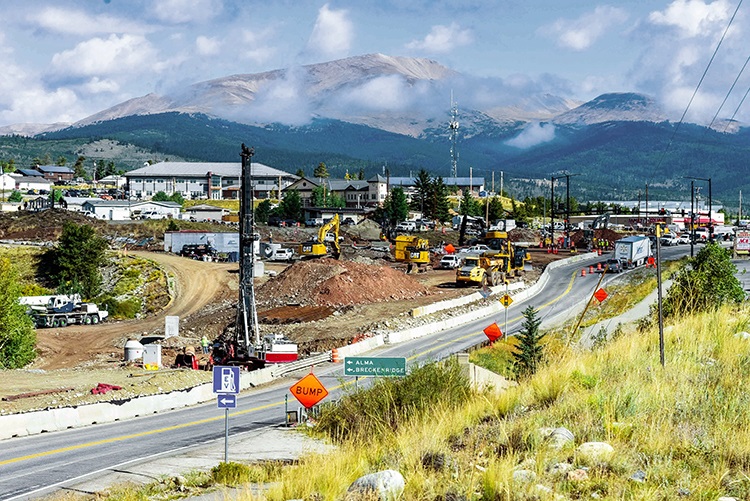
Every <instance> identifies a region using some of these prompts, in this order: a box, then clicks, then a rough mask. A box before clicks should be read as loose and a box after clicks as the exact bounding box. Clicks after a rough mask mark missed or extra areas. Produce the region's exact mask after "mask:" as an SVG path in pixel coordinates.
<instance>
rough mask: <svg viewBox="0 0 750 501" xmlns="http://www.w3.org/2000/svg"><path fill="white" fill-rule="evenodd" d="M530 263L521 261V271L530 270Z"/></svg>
mask: <svg viewBox="0 0 750 501" xmlns="http://www.w3.org/2000/svg"><path fill="white" fill-rule="evenodd" d="M531 270H532V267H531V263H523V271H531Z"/></svg>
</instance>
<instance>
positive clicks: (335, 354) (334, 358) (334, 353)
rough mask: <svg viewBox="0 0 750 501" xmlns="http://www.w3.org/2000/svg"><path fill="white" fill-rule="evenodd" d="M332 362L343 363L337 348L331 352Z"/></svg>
mask: <svg viewBox="0 0 750 501" xmlns="http://www.w3.org/2000/svg"><path fill="white" fill-rule="evenodd" d="M331 362H333V363H334V364H337V363H339V362H341V359H340V358H339V350H338V349H336V348H334V349H332V350H331Z"/></svg>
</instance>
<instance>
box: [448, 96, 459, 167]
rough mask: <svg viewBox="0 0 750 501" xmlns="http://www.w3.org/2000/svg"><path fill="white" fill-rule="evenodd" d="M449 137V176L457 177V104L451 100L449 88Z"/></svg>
mask: <svg viewBox="0 0 750 501" xmlns="http://www.w3.org/2000/svg"><path fill="white" fill-rule="evenodd" d="M448 128H449V129H450V137H451V177H454V178H455V177H458V148H456V140H457V139H458V104H456V102H455V101H453V91H452V90H451V121H450V123H449V124H448Z"/></svg>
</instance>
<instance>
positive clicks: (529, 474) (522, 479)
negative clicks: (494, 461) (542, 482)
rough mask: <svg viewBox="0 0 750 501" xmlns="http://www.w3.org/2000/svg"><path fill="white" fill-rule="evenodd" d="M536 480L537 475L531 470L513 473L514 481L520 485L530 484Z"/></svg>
mask: <svg viewBox="0 0 750 501" xmlns="http://www.w3.org/2000/svg"><path fill="white" fill-rule="evenodd" d="M535 480H536V473H534V472H533V471H531V470H516V471H514V472H513V481H514V482H518V483H519V484H528V483H531V482H533V481H535Z"/></svg>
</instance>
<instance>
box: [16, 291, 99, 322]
mask: <svg viewBox="0 0 750 501" xmlns="http://www.w3.org/2000/svg"><path fill="white" fill-rule="evenodd" d="M18 302H19V303H21V304H23V305H25V306H26V314H27V315H28V316H30V317H31V320H33V322H34V325H35V326H36V327H65V326H67V325H71V324H81V325H92V324H98V323H99V322H102V321H104V320H105V319H106V318H107V317H108V316H109V313H108V312H107V311H105V310H100V309H99V307H98V306H97V305H95V304H94V303H85V302H83V301H81V296H79V295H78V294H72V295H65V294H58V295H52V296H24V297H21V298H19V301H18Z"/></svg>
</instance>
